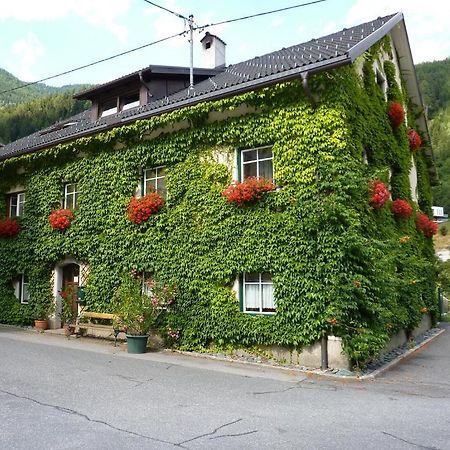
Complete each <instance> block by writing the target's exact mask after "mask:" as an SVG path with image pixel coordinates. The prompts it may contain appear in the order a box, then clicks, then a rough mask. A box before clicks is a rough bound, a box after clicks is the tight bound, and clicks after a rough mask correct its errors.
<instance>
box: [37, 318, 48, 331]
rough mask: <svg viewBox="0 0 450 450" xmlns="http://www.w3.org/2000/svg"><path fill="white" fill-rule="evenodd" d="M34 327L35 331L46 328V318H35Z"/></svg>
mask: <svg viewBox="0 0 450 450" xmlns="http://www.w3.org/2000/svg"><path fill="white" fill-rule="evenodd" d="M34 328H36V330H37V331H45V330H46V329H47V328H48V321H47V319H44V320H40V319H38V320H35V321H34Z"/></svg>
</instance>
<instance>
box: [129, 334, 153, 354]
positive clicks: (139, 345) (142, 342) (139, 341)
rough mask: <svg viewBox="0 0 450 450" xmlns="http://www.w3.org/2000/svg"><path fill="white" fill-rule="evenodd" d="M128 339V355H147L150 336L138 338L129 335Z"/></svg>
mask: <svg viewBox="0 0 450 450" xmlns="http://www.w3.org/2000/svg"><path fill="white" fill-rule="evenodd" d="M126 337H127V349H128V353H145V352H146V351H147V340H148V335H146V336H136V335H134V334H127V335H126Z"/></svg>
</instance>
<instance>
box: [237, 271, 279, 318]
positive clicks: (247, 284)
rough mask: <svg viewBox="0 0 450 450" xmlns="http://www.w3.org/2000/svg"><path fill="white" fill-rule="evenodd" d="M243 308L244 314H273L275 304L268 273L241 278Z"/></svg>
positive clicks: (249, 274)
mask: <svg viewBox="0 0 450 450" xmlns="http://www.w3.org/2000/svg"><path fill="white" fill-rule="evenodd" d="M243 282H244V286H243V291H242V292H243V297H244V298H243V299H242V300H243V306H244V308H243V309H244V311H245V312H253V313H263V314H264V313H265V314H273V313H275V312H276V302H275V297H274V290H273V284H272V276H271V275H270V273H267V272H264V273H246V274H244V277H243Z"/></svg>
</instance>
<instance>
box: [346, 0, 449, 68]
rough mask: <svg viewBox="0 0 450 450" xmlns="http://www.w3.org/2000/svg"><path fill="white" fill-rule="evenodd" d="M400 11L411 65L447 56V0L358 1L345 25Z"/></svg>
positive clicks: (349, 13)
mask: <svg viewBox="0 0 450 450" xmlns="http://www.w3.org/2000/svg"><path fill="white" fill-rule="evenodd" d="M398 11H401V12H403V14H404V16H405V23H406V28H407V30H408V36H409V40H410V44H411V50H412V53H413V57H414V62H415V63H419V62H422V61H431V60H433V59H444V58H446V57H448V56H449V55H450V29H449V26H448V18H449V17H448V14H447V13H446V12H447V11H448V1H447V0H433V1H428V2H426V3H424V2H423V1H422V0H377V1H376V2H375V1H370V2H368V1H367V0H357V1H356V2H355V4H354V5H353V7H352V8H351V9H350V11H349V12H348V15H347V26H352V25H355V24H358V23H361V22H367V21H368V20H371V19H373V18H375V17H378V16H386V15H388V14H392V13H395V12H398Z"/></svg>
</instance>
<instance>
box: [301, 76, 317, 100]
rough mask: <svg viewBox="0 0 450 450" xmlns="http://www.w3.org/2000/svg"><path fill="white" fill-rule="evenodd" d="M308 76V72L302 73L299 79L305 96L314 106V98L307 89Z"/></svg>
mask: <svg viewBox="0 0 450 450" xmlns="http://www.w3.org/2000/svg"><path fill="white" fill-rule="evenodd" d="M308 76H309V72H308V71H306V72H302V73H301V77H302V84H303V89H304V91H305V94H306V96H307V97H308V99H309V101H310V102H311V103H312V105H313V106H314V105H315V104H316V102H315V100H314V97H313V96H312V94H311V89H310V88H309V84H308Z"/></svg>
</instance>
